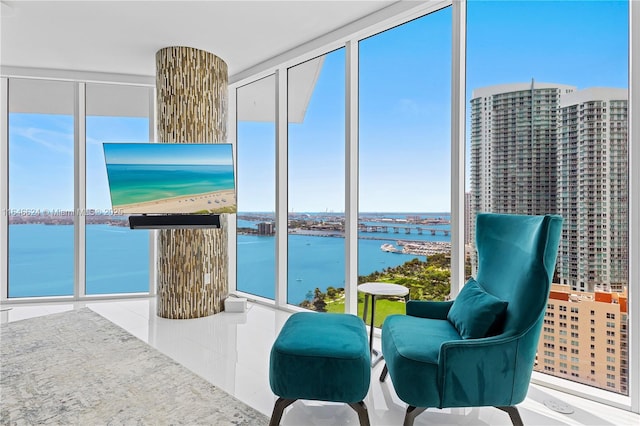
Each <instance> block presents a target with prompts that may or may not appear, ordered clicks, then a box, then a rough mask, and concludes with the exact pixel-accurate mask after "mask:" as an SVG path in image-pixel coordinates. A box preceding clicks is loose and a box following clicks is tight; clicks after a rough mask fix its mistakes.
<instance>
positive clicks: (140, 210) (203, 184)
mask: <svg viewBox="0 0 640 426" xmlns="http://www.w3.org/2000/svg"><path fill="white" fill-rule="evenodd" d="M103 146H104V158H105V162H106V166H107V178H108V180H109V191H110V193H111V205H112V208H113V211H114V212H118V213H119V214H220V213H235V212H236V210H237V206H236V192H235V177H234V173H233V150H232V145H231V144H227V143H223V144H209V143H207V144H204V143H203V144H187V143H104V144H103Z"/></svg>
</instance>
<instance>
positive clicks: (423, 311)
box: [407, 300, 453, 319]
mask: <svg viewBox="0 0 640 426" xmlns="http://www.w3.org/2000/svg"><path fill="white" fill-rule="evenodd" d="M451 305H453V301H452V300H450V301H447V302H434V301H430V300H409V301H408V302H407V315H410V316H412V317H420V318H431V319H447V314H448V313H449V309H451Z"/></svg>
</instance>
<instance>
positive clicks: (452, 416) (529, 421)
mask: <svg viewBox="0 0 640 426" xmlns="http://www.w3.org/2000/svg"><path fill="white" fill-rule="evenodd" d="M85 306H87V307H89V308H90V309H92V310H94V311H95V312H97V313H99V314H100V315H102V316H104V317H105V318H107V319H109V320H110V321H112V322H113V323H115V324H117V325H119V326H120V327H122V328H124V329H125V330H127V331H129V332H130V333H131V334H133V335H135V336H136V337H138V338H140V339H141V340H143V341H145V342H147V343H148V344H150V345H152V346H154V347H155V348H157V349H158V350H160V351H162V352H164V353H165V354H167V355H168V356H170V357H172V358H174V359H175V360H176V361H178V362H180V363H181V364H183V365H184V366H186V367H187V368H189V369H191V370H192V371H194V372H195V373H196V374H198V375H200V376H202V377H203V378H205V379H206V380H208V381H210V382H211V383H213V384H214V385H216V386H219V387H220V388H222V389H224V390H225V391H227V392H228V393H230V394H232V395H234V396H235V397H237V398H238V399H240V400H241V401H243V402H245V403H247V404H249V405H251V406H252V407H255V408H256V409H258V410H259V411H261V412H263V413H265V414H267V415H270V414H271V410H272V408H273V403H274V401H275V399H276V397H275V396H274V395H273V393H272V392H271V389H270V388H269V380H268V371H269V352H270V350H271V345H272V344H273V341H274V340H275V337H276V336H277V333H278V332H279V330H280V329H281V327H282V325H283V324H284V322H285V321H286V320H287V318H288V317H289V315H290V314H289V313H287V312H283V311H279V310H275V309H272V308H270V307H266V306H263V305H259V304H255V303H249V305H248V309H247V311H246V312H245V313H226V312H225V313H221V314H218V315H213V316H210V317H206V318H199V319H193V320H168V319H164V318H159V317H158V316H157V315H156V313H155V312H156V310H155V299H153V298H150V299H132V300H120V301H101V302H76V303H59V304H33V305H20V306H16V305H13V306H11V307H10V309H9V310H5V309H7V308H8V306H3V307H2V311H1V312H0V322H2V323H5V322H9V321H19V320H21V319H26V318H30V317H34V316H40V315H48V314H52V313H56V312H62V311H65V310H71V309H79V308H81V307H85ZM374 345H375V346H379V341H377V340H376V342H375V343H374ZM381 370H382V363H379V364H378V365H377V366H376V367H375V368H374V370H373V374H372V382H371V388H370V390H369V394H368V395H367V397H366V399H365V403H366V404H367V407H368V410H369V417H370V420H371V424H372V425H373V426H383V425H400V424H402V419H403V418H404V411H405V409H406V404H404V403H403V402H402V401H401V400H400V399H399V398H398V397H397V396H396V394H395V392H394V390H393V386H392V384H391V382H390V381H389V380H387V382H385V383H382V384H381V383H380V382H379V381H378V380H377V377H378V376H379V375H380V371H381ZM558 400H559V401H562V402H564V403H566V404H569V406H570V407H571V408H572V409H573V413H572V414H560V413H558V412H555V411H552V410H551V409H549V408H548V407H547V406H546V405H545V401H546V402H549V401H558ZM519 409H520V413H521V416H522V418H523V420H524V423H525V424H526V425H616V426H617V425H637V424H640V416H638V415H636V414H633V413H630V412H628V411H625V410H620V409H616V408H612V407H609V406H607V405H603V404H598V403H596V402H593V401H589V400H586V399H582V398H579V397H575V396H571V395H567V394H565V393H562V392H558V391H555V390H552V389H549V388H545V387H542V386H537V385H531V386H530V388H529V394H528V397H527V399H526V400H525V401H524V402H523V403H522V404H520V405H519ZM357 424H358V418H357V415H356V413H355V412H354V411H353V410H352V409H351V408H349V407H348V406H346V405H344V404H334V403H322V402H316V401H298V402H296V403H295V404H293V405H292V406H291V407H290V408H288V409H287V410H286V411H285V414H284V416H283V419H282V425H283V426H300V425H305V426H306V425H321V426H326V425H357ZM510 424H511V423H510V420H509V417H508V415H507V414H506V413H504V412H502V411H499V410H497V409H494V408H464V409H443V410H437V409H430V410H428V411H426V412H425V413H423V414H421V415H420V416H418V417H417V419H416V422H415V425H416V426H424V425H510Z"/></svg>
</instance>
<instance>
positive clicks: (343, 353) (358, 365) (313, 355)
mask: <svg viewBox="0 0 640 426" xmlns="http://www.w3.org/2000/svg"><path fill="white" fill-rule="evenodd" d="M370 381H371V354H370V352H369V342H368V341H367V332H366V329H365V326H364V322H363V321H362V319H360V318H359V317H357V316H355V315H349V314H329V313H313V312H299V313H296V314H293V315H291V317H289V319H288V320H287V322H286V323H285V324H284V326H283V327H282V330H281V331H280V334H279V335H278V338H277V339H276V341H275V342H274V344H273V348H272V349H271V360H270V366H269V384H270V385H271V390H272V391H273V393H275V394H276V395H278V397H279V398H278V400H277V401H276V403H275V406H274V407H273V414H272V415H271V422H270V423H269V425H270V426H275V425H278V424H280V419H281V418H282V413H283V411H284V409H285V408H286V407H287V406H289V405H291V404H292V403H293V402H295V401H296V400H298V399H312V400H319V401H333V402H345V403H347V404H349V406H351V407H352V408H353V409H354V410H356V412H357V413H358V418H359V420H360V425H362V426H368V425H369V415H368V413H367V406H366V405H365V404H364V401H363V399H364V397H365V396H366V395H367V392H368V391H369V383H370Z"/></svg>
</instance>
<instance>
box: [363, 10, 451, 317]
mask: <svg viewBox="0 0 640 426" xmlns="http://www.w3.org/2000/svg"><path fill="white" fill-rule="evenodd" d="M450 99H451V9H450V8H446V9H442V10H439V11H437V12H434V13H431V14H429V15H426V16H423V17H421V18H418V19H415V20H413V21H411V22H408V23H406V24H403V25H400V26H398V27H395V28H392V29H389V30H387V31H385V32H383V33H380V34H376V35H374V36H371V37H369V38H367V39H365V40H362V41H361V42H360V45H359V124H360V125H359V150H358V153H359V201H358V203H359V213H358V235H359V243H358V275H359V282H365V281H384V282H391V283H397V284H401V285H404V286H406V287H408V288H409V291H410V297H411V298H412V299H427V300H443V299H445V298H447V297H448V296H449V292H450V283H449V276H450V255H451V242H450V241H451V240H450V211H451V210H450V205H451V202H450V200H451V197H450V187H451V186H450V180H451V172H450V163H451V156H450V146H451V141H450V139H451V138H450V131H451V130H450V127H451V118H450V117H451V107H450ZM361 302H362V296H361V297H360V303H361ZM360 309H362V308H360ZM376 309H377V312H376V318H375V320H376V325H377V326H379V325H380V324H381V323H382V322H383V321H384V318H385V317H386V315H388V314H391V313H403V312H404V303H403V302H402V301H396V300H380V301H379V302H378V306H377V307H376Z"/></svg>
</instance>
